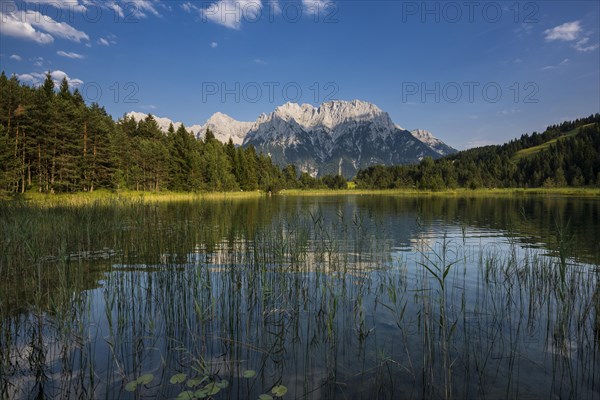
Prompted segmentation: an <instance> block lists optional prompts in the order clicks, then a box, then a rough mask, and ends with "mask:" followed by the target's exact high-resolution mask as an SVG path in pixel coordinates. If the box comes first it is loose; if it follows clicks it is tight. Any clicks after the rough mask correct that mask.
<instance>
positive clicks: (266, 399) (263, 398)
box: [258, 393, 273, 400]
mask: <svg viewBox="0 0 600 400" xmlns="http://www.w3.org/2000/svg"><path fill="white" fill-rule="evenodd" d="M258 400H273V396H271V395H270V394H266V393H263V394H261V395H260V396H258Z"/></svg>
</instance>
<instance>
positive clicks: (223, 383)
mask: <svg viewBox="0 0 600 400" xmlns="http://www.w3.org/2000/svg"><path fill="white" fill-rule="evenodd" d="M216 385H217V386H218V387H219V388H221V389H225V388H226V387H227V386H229V381H228V380H227V379H223V380H222V381H220V382H217V383H216Z"/></svg>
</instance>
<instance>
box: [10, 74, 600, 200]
mask: <svg viewBox="0 0 600 400" xmlns="http://www.w3.org/2000/svg"><path fill="white" fill-rule="evenodd" d="M599 123H600V114H595V115H592V116H589V117H587V118H583V119H578V120H575V121H571V122H564V123H562V124H560V125H553V126H550V127H548V128H547V129H546V131H545V132H543V133H541V134H540V133H536V132H534V133H532V134H531V135H523V136H521V137H520V138H518V139H515V140H512V141H511V142H509V143H506V144H504V145H497V146H486V147H480V148H474V149H470V150H466V151H462V152H459V153H457V154H455V155H452V156H448V157H444V158H441V159H439V160H432V159H430V158H425V159H424V160H422V161H421V163H419V164H417V165H398V166H373V167H370V168H368V169H365V170H361V171H359V172H358V174H357V176H356V177H355V179H354V181H355V183H356V187H357V188H361V189H401V188H411V189H423V190H445V189H454V188H472V189H477V188H508V187H525V188H527V187H565V186H576V187H581V186H599V185H600V125H599ZM346 187H347V182H346V180H345V179H344V178H343V177H341V176H323V177H319V178H314V177H312V176H310V175H309V174H307V173H302V172H300V171H298V169H297V168H296V167H295V166H293V165H288V166H285V167H280V166H277V165H275V164H273V163H272V162H271V159H270V158H269V156H268V155H265V154H259V153H258V152H256V150H255V149H254V148H253V147H236V146H234V144H233V143H232V142H231V141H229V143H225V144H224V143H221V142H220V141H218V140H217V139H215V137H214V135H213V134H212V133H211V132H210V131H207V132H205V133H204V137H203V138H202V139H199V138H196V137H195V136H194V135H193V134H192V133H190V132H188V131H187V130H186V129H185V127H184V126H183V125H182V126H181V127H179V128H178V129H177V130H175V129H174V128H173V127H172V126H171V127H170V128H169V131H168V132H167V133H166V134H165V133H163V132H162V131H161V130H160V129H159V127H158V125H157V123H156V121H155V120H154V118H153V117H152V116H151V115H149V116H148V117H147V118H146V119H145V120H143V121H139V122H136V121H135V120H133V119H132V118H128V117H126V116H124V117H123V118H121V119H119V120H117V121H114V120H113V118H112V117H111V116H110V115H109V114H108V113H107V112H106V110H105V109H104V108H103V107H101V106H100V105H98V104H96V103H92V104H91V105H87V104H86V103H85V101H84V99H83V97H82V95H81V93H80V92H79V91H78V90H77V89H76V88H75V89H72V88H70V87H69V84H68V82H67V80H66V79H63V81H62V82H60V84H59V85H57V84H55V82H54V81H53V80H52V78H51V76H50V75H49V74H47V76H46V79H45V81H44V82H43V84H41V85H39V86H38V87H33V86H29V85H25V84H22V83H20V82H19V80H18V79H17V78H16V77H15V76H14V75H13V76H12V77H10V78H8V77H7V76H6V74H5V73H4V72H2V73H1V74H0V191H3V192H7V193H25V192H27V191H37V192H42V193H61V192H91V191H94V190H97V189H100V188H103V189H109V190H140V191H163V190H168V191H183V192H193V191H254V190H262V191H265V192H268V191H270V192H276V191H279V190H281V189H292V188H295V189H318V188H330V189H344V188H346Z"/></svg>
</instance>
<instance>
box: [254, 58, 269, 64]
mask: <svg viewBox="0 0 600 400" xmlns="http://www.w3.org/2000/svg"><path fill="white" fill-rule="evenodd" d="M254 63H255V64H260V65H267V62H266V61H265V60H263V59H262V58H255V59H254Z"/></svg>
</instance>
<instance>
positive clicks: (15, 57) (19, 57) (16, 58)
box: [9, 54, 23, 61]
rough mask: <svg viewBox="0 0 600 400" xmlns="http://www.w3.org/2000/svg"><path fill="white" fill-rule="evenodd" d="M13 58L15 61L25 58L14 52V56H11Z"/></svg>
mask: <svg viewBox="0 0 600 400" xmlns="http://www.w3.org/2000/svg"><path fill="white" fill-rule="evenodd" d="M9 58H10V59H11V60H15V61H22V60H23V59H22V58H21V56H20V55H18V54H13V55H12V56H10V57H9Z"/></svg>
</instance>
